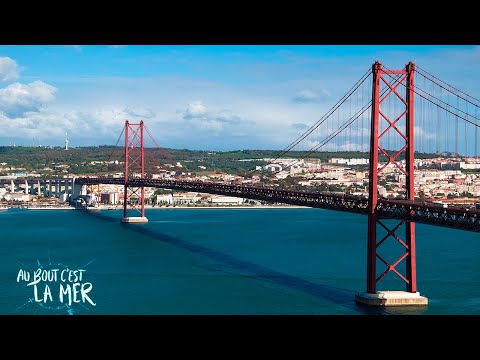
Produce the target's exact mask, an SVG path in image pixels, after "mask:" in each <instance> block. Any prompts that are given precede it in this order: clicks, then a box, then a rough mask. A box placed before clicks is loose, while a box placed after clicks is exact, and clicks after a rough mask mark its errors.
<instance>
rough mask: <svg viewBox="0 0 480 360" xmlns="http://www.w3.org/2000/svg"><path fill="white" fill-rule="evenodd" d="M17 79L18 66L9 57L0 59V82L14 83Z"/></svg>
mask: <svg viewBox="0 0 480 360" xmlns="http://www.w3.org/2000/svg"><path fill="white" fill-rule="evenodd" d="M17 79H18V65H17V63H16V62H15V60H13V59H11V58H9V57H0V81H1V82H7V81H14V80H17Z"/></svg>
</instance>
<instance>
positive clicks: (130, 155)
mask: <svg viewBox="0 0 480 360" xmlns="http://www.w3.org/2000/svg"><path fill="white" fill-rule="evenodd" d="M143 129H144V126H143V120H142V121H140V123H139V124H130V123H129V122H128V120H126V121H125V173H124V175H125V186H124V189H123V218H122V220H121V222H122V223H137V224H138V223H146V222H148V219H147V218H146V217H145V188H144V187H143V186H141V187H138V186H135V178H136V177H137V176H138V175H140V177H141V178H142V179H143V178H144V176H145V162H144V155H145V153H144V141H143ZM135 172H136V173H135ZM133 214H136V215H133Z"/></svg>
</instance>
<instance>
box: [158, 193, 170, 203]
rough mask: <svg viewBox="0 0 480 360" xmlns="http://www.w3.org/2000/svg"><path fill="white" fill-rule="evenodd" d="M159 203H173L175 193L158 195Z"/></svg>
mask: <svg viewBox="0 0 480 360" xmlns="http://www.w3.org/2000/svg"><path fill="white" fill-rule="evenodd" d="M157 204H159V205H161V204H173V195H172V194H161V195H157Z"/></svg>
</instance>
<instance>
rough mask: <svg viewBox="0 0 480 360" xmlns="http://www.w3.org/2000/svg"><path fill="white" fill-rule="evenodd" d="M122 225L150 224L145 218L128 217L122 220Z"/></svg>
mask: <svg viewBox="0 0 480 360" xmlns="http://www.w3.org/2000/svg"><path fill="white" fill-rule="evenodd" d="M121 222H122V223H129V224H132V223H133V224H145V223H147V222H148V219H147V218H146V217H145V216H126V217H123V218H122V220H121Z"/></svg>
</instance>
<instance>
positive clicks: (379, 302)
mask: <svg viewBox="0 0 480 360" xmlns="http://www.w3.org/2000/svg"><path fill="white" fill-rule="evenodd" d="M355 301H356V302H357V303H359V304H363V305H371V306H425V305H428V298H426V297H425V296H421V295H420V293H419V292H414V293H412V292H407V291H377V292H376V293H375V294H371V293H359V294H356V295H355Z"/></svg>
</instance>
